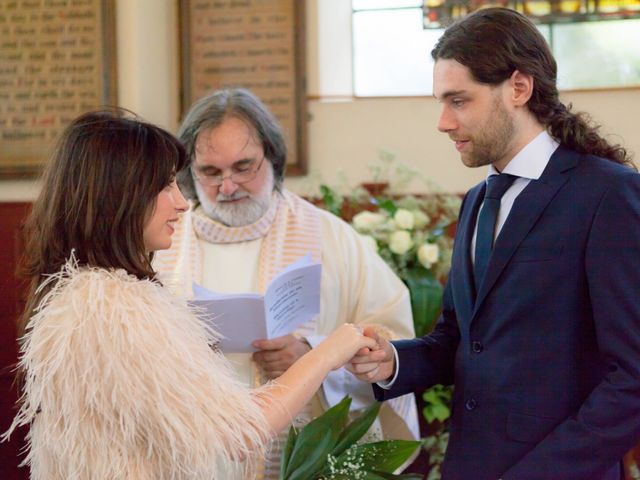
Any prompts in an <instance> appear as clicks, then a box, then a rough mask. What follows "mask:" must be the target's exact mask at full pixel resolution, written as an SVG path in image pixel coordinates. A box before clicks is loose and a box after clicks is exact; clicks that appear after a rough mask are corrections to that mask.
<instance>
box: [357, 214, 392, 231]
mask: <svg viewBox="0 0 640 480" xmlns="http://www.w3.org/2000/svg"><path fill="white" fill-rule="evenodd" d="M383 222H384V216H382V215H380V214H379V213H373V212H368V211H366V210H365V211H363V212H360V213H358V214H356V215H355V216H354V217H353V220H352V223H353V226H354V227H355V228H356V230H365V231H366V230H371V229H373V228H375V227H377V226H378V225H380V224H381V223H383Z"/></svg>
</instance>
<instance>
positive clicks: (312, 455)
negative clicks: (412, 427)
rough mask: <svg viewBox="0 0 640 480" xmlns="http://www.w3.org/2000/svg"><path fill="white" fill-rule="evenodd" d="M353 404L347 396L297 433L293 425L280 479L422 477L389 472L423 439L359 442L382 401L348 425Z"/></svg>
mask: <svg viewBox="0 0 640 480" xmlns="http://www.w3.org/2000/svg"><path fill="white" fill-rule="evenodd" d="M350 405H351V399H350V398H349V397H345V398H344V399H343V400H342V401H341V402H340V403H338V404H337V405H336V406H334V407H332V408H330V409H329V410H327V411H326V412H325V413H324V414H322V415H321V416H319V417H318V418H316V419H314V420H313V421H311V422H309V423H308V424H307V425H306V426H305V427H304V428H302V429H301V430H300V431H299V432H298V433H297V434H296V433H295V430H294V428H293V427H291V429H290V430H289V437H288V439H287V443H286V445H285V447H284V450H283V454H282V461H281V469H280V480H320V479H323V480H329V479H341V478H345V479H346V478H349V479H359V478H361V479H372V480H376V479H395V478H398V479H403V478H405V479H414V478H419V477H412V476H398V475H396V476H388V475H391V474H392V472H393V471H394V470H395V469H397V468H398V467H399V466H401V465H402V464H403V463H404V462H406V461H407V459H408V458H409V457H410V456H411V455H412V454H413V453H414V452H415V450H416V448H418V447H419V446H420V445H421V443H420V442H409V441H404V440H387V441H384V442H376V443H370V444H356V442H357V441H358V440H360V439H361V438H362V436H363V435H364V434H365V433H366V432H367V430H368V429H369V427H370V426H371V424H372V423H373V422H374V420H375V419H376V417H377V416H378V412H379V410H380V404H379V403H374V404H373V405H371V406H370V407H368V408H367V409H366V410H365V411H364V412H363V413H362V414H361V415H360V416H359V417H358V418H356V419H355V420H353V421H352V422H351V423H350V424H349V425H346V423H347V419H348V414H349V406H350ZM354 465H357V467H354ZM384 475H387V476H384Z"/></svg>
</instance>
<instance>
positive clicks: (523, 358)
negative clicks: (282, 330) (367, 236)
mask: <svg viewBox="0 0 640 480" xmlns="http://www.w3.org/2000/svg"><path fill="white" fill-rule="evenodd" d="M484 189H485V183H484V182H482V183H481V184H479V185H477V186H476V187H474V188H473V189H471V190H470V191H469V192H468V193H467V195H466V196H465V199H464V202H463V204H462V208H461V212H460V218H459V224H458V233H457V236H456V241H455V245H454V251H453V260H452V268H451V273H450V276H449V281H448V284H447V287H446V288H445V293H444V299H443V313H442V316H441V317H440V319H439V320H438V323H437V326H436V328H435V330H434V332H433V333H431V334H430V335H428V336H426V337H423V338H419V339H414V340H404V341H397V342H394V345H395V346H396V348H397V350H398V354H399V365H400V369H399V373H398V378H397V380H396V382H395V384H394V386H393V388H392V389H391V390H388V391H386V390H381V389H380V388H378V387H377V386H375V387H374V391H375V393H376V398H378V400H384V399H388V398H393V397H395V396H398V395H402V394H405V393H407V392H412V391H422V390H424V389H425V388H426V387H429V386H431V385H433V384H435V383H443V384H451V383H453V384H454V385H455V389H454V399H453V413H452V418H451V424H450V428H451V436H450V441H449V447H448V450H447V455H446V458H445V463H444V466H443V478H444V479H463V480H468V479H474V480H482V479H491V480H496V479H498V478H503V479H504V480H512V479H513V480H553V479H562V480H572V479H580V480H594V479H607V480H609V479H614V478H615V479H616V480H617V479H618V478H620V477H619V475H620V466H619V464H620V460H621V458H622V456H623V455H624V454H625V452H627V451H628V450H629V449H630V448H631V447H632V446H633V445H634V444H635V443H637V442H638V440H640V175H639V174H637V173H635V172H634V171H632V170H630V169H628V168H626V167H623V166H621V165H618V164H615V163H613V162H610V161H608V160H604V159H601V158H598V157H594V156H589V155H581V154H578V153H576V152H574V151H571V150H569V149H567V148H564V147H563V146H560V147H559V148H558V149H557V150H556V152H555V153H554V154H553V156H552V157H551V160H550V162H549V164H548V165H547V168H546V169H545V171H544V173H543V174H542V176H541V177H540V179H539V180H535V181H531V182H530V183H529V184H528V185H527V187H526V188H525V189H524V190H523V191H522V193H521V194H520V195H519V196H518V197H517V199H516V201H515V203H514V205H513V208H512V210H511V212H510V214H509V217H508V218H507V221H506V223H505V225H504V227H503V229H502V231H501V233H500V235H499V236H498V238H497V240H496V243H495V247H494V251H493V253H492V256H491V259H490V261H489V266H488V270H487V274H486V277H485V279H484V281H483V283H482V285H480V287H479V289H478V292H477V293H476V292H475V291H474V290H475V288H474V281H473V267H472V264H471V258H470V247H469V245H470V242H471V238H472V235H473V231H474V227H475V222H476V216H477V213H478V209H479V207H480V204H481V203H482V198H483V195H484Z"/></svg>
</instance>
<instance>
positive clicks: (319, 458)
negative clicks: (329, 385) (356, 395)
mask: <svg viewBox="0 0 640 480" xmlns="http://www.w3.org/2000/svg"><path fill="white" fill-rule="evenodd" d="M350 405H351V398H349V397H345V398H343V399H342V400H341V401H340V402H339V403H338V404H337V405H335V406H333V407H332V408H330V409H329V410H327V411H326V412H324V413H323V414H322V415H320V416H319V417H318V418H316V419H314V420H312V421H311V422H309V423H308V424H307V425H305V426H304V428H302V429H301V430H300V431H299V432H298V437H297V439H296V442H295V445H294V447H293V450H292V452H291V456H290V459H289V464H288V465H287V467H286V470H285V475H284V478H285V480H293V479H295V478H300V479H304V480H307V479H309V478H313V476H314V475H315V474H316V473H317V472H318V471H320V470H321V469H322V467H323V466H324V464H325V463H326V460H327V455H328V454H329V453H331V451H332V450H333V448H334V447H335V445H336V442H337V441H338V437H339V436H340V432H341V431H342V429H343V428H344V426H345V424H346V423H347V417H348V415H349V406H350ZM294 474H295V475H294Z"/></svg>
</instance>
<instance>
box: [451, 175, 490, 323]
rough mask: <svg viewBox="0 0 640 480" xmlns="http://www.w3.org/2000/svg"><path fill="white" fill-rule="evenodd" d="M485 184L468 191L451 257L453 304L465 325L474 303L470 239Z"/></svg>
mask: <svg viewBox="0 0 640 480" xmlns="http://www.w3.org/2000/svg"><path fill="white" fill-rule="evenodd" d="M485 189H486V182H482V183H481V184H479V185H477V186H475V187H474V188H473V189H471V190H470V191H469V194H468V196H467V200H466V202H465V203H466V208H464V209H463V211H462V214H461V216H460V220H459V223H458V225H459V226H458V235H460V236H459V237H458V238H456V247H455V248H456V252H455V255H454V257H453V265H452V267H453V268H452V269H451V272H452V274H454V278H453V280H454V289H453V296H454V303H455V306H456V315H457V317H458V319H459V320H464V321H465V323H467V322H469V320H471V314H472V312H473V304H474V302H475V294H476V292H475V284H474V280H473V264H472V263H471V239H472V238H473V232H474V230H475V226H476V218H477V216H478V210H479V208H480V205H481V204H482V199H483V197H484V192H485Z"/></svg>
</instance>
